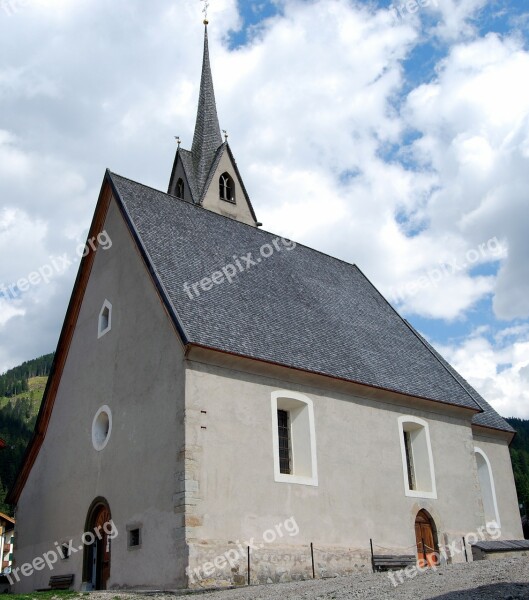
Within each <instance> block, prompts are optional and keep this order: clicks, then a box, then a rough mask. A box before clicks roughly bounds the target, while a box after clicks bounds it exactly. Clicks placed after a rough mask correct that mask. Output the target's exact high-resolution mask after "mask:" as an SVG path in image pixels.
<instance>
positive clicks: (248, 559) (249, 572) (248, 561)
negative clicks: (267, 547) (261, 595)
mask: <svg viewBox="0 0 529 600" xmlns="http://www.w3.org/2000/svg"><path fill="white" fill-rule="evenodd" d="M248 585H250V546H248Z"/></svg>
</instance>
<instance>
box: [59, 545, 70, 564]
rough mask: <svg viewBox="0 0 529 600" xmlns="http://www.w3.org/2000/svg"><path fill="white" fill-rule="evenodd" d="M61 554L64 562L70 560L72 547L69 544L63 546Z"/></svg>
mask: <svg viewBox="0 0 529 600" xmlns="http://www.w3.org/2000/svg"><path fill="white" fill-rule="evenodd" d="M61 554H62V558H63V560H68V559H69V558H70V546H69V545H68V544H62V546H61Z"/></svg>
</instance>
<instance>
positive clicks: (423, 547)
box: [415, 510, 438, 567]
mask: <svg viewBox="0 0 529 600" xmlns="http://www.w3.org/2000/svg"><path fill="white" fill-rule="evenodd" d="M415 540H416V543H417V560H418V563H419V566H421V567H426V566H428V567H434V566H436V565H437V556H438V555H437V545H436V543H435V534H434V526H433V521H432V520H431V518H430V516H429V515H428V513H427V512H426V511H424V510H421V511H420V512H419V513H418V514H417V518H416V519H415Z"/></svg>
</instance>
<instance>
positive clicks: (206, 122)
mask: <svg viewBox="0 0 529 600" xmlns="http://www.w3.org/2000/svg"><path fill="white" fill-rule="evenodd" d="M221 144H222V136H221V134H220V125H219V118H218V116H217V106H216V104H215V92H214V91H213V78H212V76H211V67H210V64H209V47H208V25H207V21H206V20H204V58H203V60H202V77H201V80H200V96H199V99H198V111H197V120H196V123H195V134H194V136H193V145H192V146H191V156H192V159H193V169H194V171H195V177H196V182H197V187H198V190H199V193H201V192H202V190H203V188H204V183H205V181H206V177H207V175H208V172H209V169H210V167H211V164H212V162H213V158H214V156H215V152H216V151H217V149H218V147H219V146H220V145H221Z"/></svg>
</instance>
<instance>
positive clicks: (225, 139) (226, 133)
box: [222, 129, 228, 142]
mask: <svg viewBox="0 0 529 600" xmlns="http://www.w3.org/2000/svg"><path fill="white" fill-rule="evenodd" d="M222 133H223V134H224V141H225V142H227V141H228V132H227V131H226V130H225V129H223V130H222Z"/></svg>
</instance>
